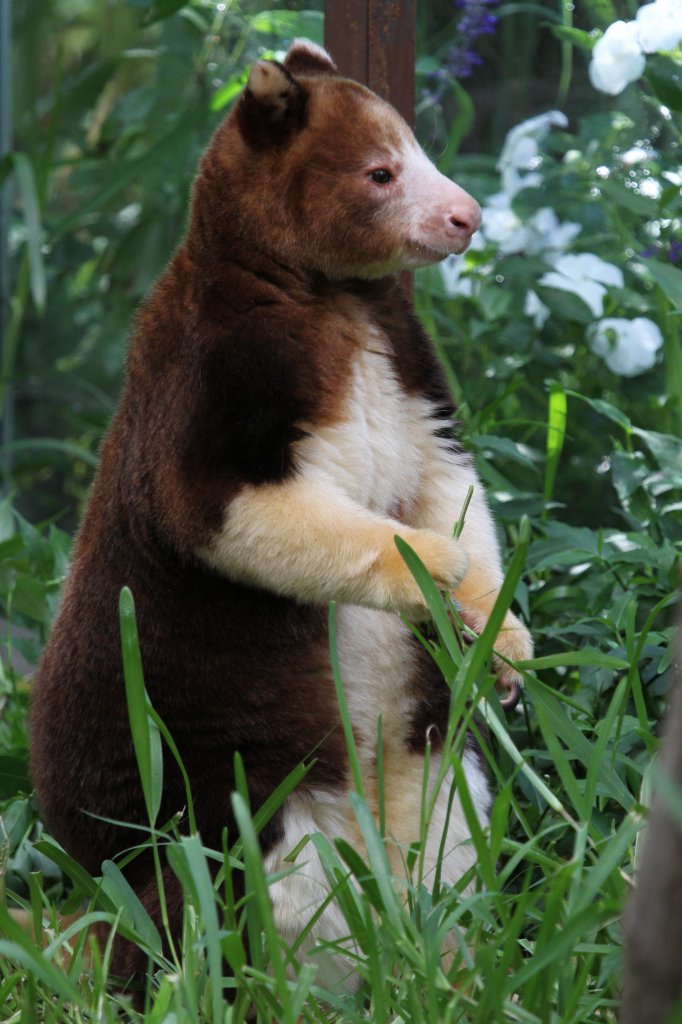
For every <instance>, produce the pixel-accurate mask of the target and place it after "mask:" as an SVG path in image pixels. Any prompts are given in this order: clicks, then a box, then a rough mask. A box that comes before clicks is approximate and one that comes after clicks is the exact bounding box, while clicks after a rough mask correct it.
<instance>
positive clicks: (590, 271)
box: [554, 252, 624, 288]
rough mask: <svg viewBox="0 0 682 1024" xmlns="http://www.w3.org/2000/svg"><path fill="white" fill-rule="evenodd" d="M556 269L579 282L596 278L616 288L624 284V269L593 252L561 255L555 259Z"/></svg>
mask: <svg viewBox="0 0 682 1024" xmlns="http://www.w3.org/2000/svg"><path fill="white" fill-rule="evenodd" d="M554 269H555V270H558V271H559V272H560V273H561V274H565V275H566V276H567V277H570V278H572V279H573V280H574V281H577V282H583V281H592V280H595V281H600V282H601V283H602V284H609V285H614V286H615V287H616V288H622V287H623V284H624V278H623V271H622V270H620V268H619V267H614V265H613V263H607V262H606V260H602V259H600V258H599V256H594V255H593V254H592V253H591V252H579V253H567V254H566V255H565V256H560V257H559V258H558V259H557V260H555V263H554Z"/></svg>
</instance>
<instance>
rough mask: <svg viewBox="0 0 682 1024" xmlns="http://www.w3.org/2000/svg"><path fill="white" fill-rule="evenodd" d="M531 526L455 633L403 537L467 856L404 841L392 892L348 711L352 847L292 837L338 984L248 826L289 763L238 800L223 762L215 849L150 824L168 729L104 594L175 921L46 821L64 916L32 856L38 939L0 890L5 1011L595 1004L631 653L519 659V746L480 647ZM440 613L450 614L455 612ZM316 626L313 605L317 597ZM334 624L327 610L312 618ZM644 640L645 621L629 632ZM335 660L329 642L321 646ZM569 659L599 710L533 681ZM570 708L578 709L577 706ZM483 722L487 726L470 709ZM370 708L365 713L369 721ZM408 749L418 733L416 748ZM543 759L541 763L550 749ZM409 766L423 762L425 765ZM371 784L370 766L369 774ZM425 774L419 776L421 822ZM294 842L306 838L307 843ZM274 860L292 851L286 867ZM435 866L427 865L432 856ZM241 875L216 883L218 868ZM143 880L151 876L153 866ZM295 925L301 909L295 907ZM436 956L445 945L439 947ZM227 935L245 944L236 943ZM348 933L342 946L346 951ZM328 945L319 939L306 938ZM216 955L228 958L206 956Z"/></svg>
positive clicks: (212, 1015)
mask: <svg viewBox="0 0 682 1024" xmlns="http://www.w3.org/2000/svg"><path fill="white" fill-rule="evenodd" d="M529 537H530V531H529V528H528V525H526V526H525V527H523V528H522V530H521V533H520V538H519V546H518V548H517V551H516V554H515V556H514V558H513V559H512V563H511V566H510V570H509V573H508V575H507V578H506V581H505V585H504V587H503V590H502V594H501V597H500V600H499V601H498V605H497V606H496V609H495V611H494V613H493V616H492V623H493V624H492V625H491V627H490V628H489V629H486V630H485V631H484V633H483V635H482V636H481V637H480V638H479V639H478V640H476V641H475V642H474V643H472V644H471V645H465V646H464V647H463V645H462V644H461V643H460V638H459V636H458V627H457V623H456V618H454V620H453V610H452V609H451V608H450V609H448V608H447V607H446V605H445V604H444V602H443V598H442V597H441V595H440V594H439V593H438V590H437V588H436V587H435V585H434V583H433V581H432V580H431V579H430V578H429V577H428V575H427V574H426V572H425V570H424V569H423V566H421V565H420V564H419V562H418V560H417V558H416V556H415V555H414V553H413V552H411V551H410V550H409V549H408V548H407V547H406V546H405V545H401V552H402V554H403V557H405V558H406V560H407V562H408V565H409V566H410V568H411V569H412V571H413V573H414V575H415V577H416V579H417V581H418V582H419V584H420V586H421V588H422V591H423V593H424V595H425V597H426V599H427V601H428V603H429V606H430V608H431V612H432V616H433V621H434V623H435V626H436V632H437V639H428V640H427V639H423V642H424V643H425V644H426V645H427V646H428V647H429V649H430V650H431V652H432V654H433V657H434V658H435V659H436V661H437V662H438V664H439V666H440V668H441V670H442V672H443V676H444V685H447V686H449V687H450V691H451V708H452V715H451V728H450V730H449V732H448V735H447V737H446V738H445V743H444V750H443V755H442V756H443V769H442V771H441V776H440V778H439V780H438V783H437V785H438V784H440V783H442V779H443V777H444V775H445V771H446V770H447V769H448V768H450V767H454V769H455V772H454V777H455V786H456V787H457V791H458V795H459V798H460V800H461V802H462V807H463V809H464V813H465V815H466V816H467V819H468V823H469V826H470V829H471V833H472V840H471V841H472V843H473V845H474V847H475V850H476V865H475V867H474V868H473V869H472V870H471V871H470V872H469V873H468V875H467V876H465V877H464V878H463V879H462V880H461V882H460V883H459V884H458V885H457V886H455V887H452V888H451V887H449V886H446V885H443V884H438V882H437V879H436V884H435V885H434V884H433V880H432V879H431V880H428V885H427V884H425V881H424V880H422V878H421V874H420V870H419V865H420V849H419V847H418V846H416V847H415V848H414V849H413V851H412V854H411V857H410V858H409V865H408V866H409V868H410V877H409V881H408V883H407V887H406V890H405V892H404V893H403V894H402V895H400V894H399V890H398V887H397V886H396V885H395V884H394V880H393V879H392V878H391V873H390V868H389V861H388V856H387V853H386V849H385V846H384V839H383V836H382V832H381V827H380V822H379V821H378V820H376V819H375V818H374V817H373V816H372V814H371V813H370V811H369V808H368V806H367V804H366V803H365V801H364V799H363V796H362V780H361V776H360V773H359V765H358V762H357V756H356V753H355V751H354V747H353V741H352V730H350V729H347V731H346V734H347V738H348V742H349V749H348V754H349V762H350V765H351V776H350V778H349V785H351V792H350V793H349V800H350V802H351V806H352V809H353V813H354V815H355V818H356V820H357V823H358V827H359V830H360V833H361V835H362V837H363V848H362V849H353V848H351V847H350V846H348V844H346V843H344V842H343V841H336V842H335V841H334V840H333V837H326V836H322V835H313V836H311V837H309V840H308V841H309V843H310V844H311V846H312V848H313V849H314V851H315V855H317V856H319V858H320V860H321V862H322V864H323V866H324V871H325V874H326V877H327V879H328V882H329V892H330V895H329V899H330V900H332V899H333V900H334V901H335V902H336V904H337V906H338V907H339V908H340V910H341V912H342V915H343V918H344V920H345V921H346V924H347V936H342V937H340V939H342V940H343V941H342V943H341V946H340V949H342V950H343V955H344V956H345V957H346V958H349V957H350V959H352V960H353V962H354V968H355V970H356V972H357V975H358V977H359V978H360V986H359V988H358V990H357V991H356V992H354V993H351V994H349V993H346V994H340V993H339V992H328V991H325V990H323V989H321V988H320V987H318V985H316V979H315V976H316V966H315V962H316V956H317V951H316V950H314V951H313V953H312V955H311V956H310V957H309V958H308V960H307V961H306V962H304V963H300V962H299V960H298V958H297V956H296V951H295V950H291V949H289V948H288V947H287V945H286V944H285V943H284V942H283V940H282V939H281V938H280V937H279V936H278V934H277V931H276V929H275V926H274V921H273V915H272V909H271V905H270V901H269V898H268V885H269V884H271V883H272V881H273V878H268V876H267V875H266V872H265V869H264V866H263V858H262V855H261V852H260V849H259V845H258V839H257V836H258V832H259V830H260V829H261V828H262V826H263V824H264V823H265V821H266V820H267V819H268V818H269V817H270V816H271V815H272V814H273V813H275V812H276V810H277V807H278V806H279V805H281V803H282V802H283V800H284V799H286V796H287V794H288V793H289V792H290V791H291V789H292V788H293V786H294V785H296V784H297V783H300V781H301V778H302V777H303V776H304V774H305V766H301V768H300V770H299V771H298V772H297V773H295V776H294V777H293V778H291V779H289V780H283V785H282V787H281V788H280V790H279V791H278V793H277V794H275V795H274V796H273V798H272V800H271V801H270V802H269V805H268V806H267V807H266V808H263V809H260V811H258V813H255V814H254V812H253V810H252V809H251V808H250V807H249V804H248V796H247V792H246V785H245V780H244V778H243V771H240V770H239V765H237V771H236V778H237V790H236V792H235V793H234V794H233V796H232V802H233V809H234V814H235V818H236V820H237V822H238V826H239V836H238V837H226V841H227V838H229V841H230V842H231V845H230V846H229V848H228V847H227V846H225V847H224V848H223V849H222V850H217V851H209V850H206V849H205V848H204V847H203V845H202V843H201V838H200V836H199V835H198V834H197V833H196V831H195V830H194V829H193V828H191V827H190V830H189V834H180V833H179V832H178V830H177V827H176V824H175V823H174V822H170V823H162V825H161V827H159V826H158V825H157V823H156V814H157V809H158V806H159V798H160V787H161V785H162V778H161V775H160V770H159V765H160V763H161V762H160V757H159V754H160V747H161V744H163V743H165V744H170V745H171V754H173V749H172V738H171V737H169V736H168V733H167V731H166V730H165V728H164V726H163V723H162V722H160V720H159V719H158V716H157V715H156V713H155V712H154V710H153V709H152V708H151V706H150V705H149V702H148V699H147V697H146V693H145V690H144V680H143V675H142V672H141V666H140V662H139V648H138V647H137V643H136V633H135V628H134V606H133V604H132V601H131V599H130V595H129V593H126V592H124V593H123V595H122V598H121V622H122V636H123V661H124V665H125V669H126V685H127V695H128V705H129V712H130V719H131V729H132V733H133V737H134V741H135V750H136V754H137V758H138V765H139V768H140V774H141V780H142V786H143V789H144V791H145V794H146V797H147V801H148V810H149V818H150V825H149V830H148V832H147V833H146V835H145V834H143V835H142V837H141V838H142V839H143V842H144V843H145V844H147V845H148V844H150V843H151V844H152V845H153V848H154V850H155V851H156V855H157V873H158V878H159V880H161V877H162V875H161V866H162V863H163V862H165V861H168V863H170V865H171V867H172V870H173V872H174V873H175V874H176V875H177V877H178V878H179V879H180V880H181V882H182V886H183V892H184V899H185V915H184V931H183V940H182V943H181V944H180V945H178V946H177V947H176V948H175V949H174V950H173V951H172V953H171V954H170V955H169V954H168V953H167V952H166V953H164V951H163V946H162V942H161V938H160V936H159V934H158V932H157V930H156V928H155V926H154V925H153V923H152V922H151V920H150V919H149V917H148V916H147V914H146V912H145V911H144V908H143V907H142V906H141V904H140V903H139V901H138V899H137V897H136V896H135V894H134V893H133V892H132V890H131V889H130V888H129V886H128V884H127V882H126V881H125V879H124V877H123V875H122V874H121V872H120V869H119V867H118V866H117V865H115V864H113V863H110V862H108V863H105V864H104V865H103V873H102V876H101V878H98V879H93V878H91V877H90V876H88V875H87V874H86V873H85V872H84V871H83V869H82V868H80V867H79V866H78V865H77V864H75V863H74V862H73V861H72V860H71V859H70V858H69V857H68V856H67V855H66V854H65V853H64V852H63V851H61V850H60V849H59V848H58V847H57V846H56V844H55V843H54V842H53V841H52V840H49V839H47V838H44V839H43V840H41V841H39V842H38V843H37V844H36V848H37V849H38V851H39V852H41V853H42V854H43V855H45V856H46V857H49V858H52V859H53V860H54V861H55V862H56V863H57V864H58V866H59V868H60V869H61V871H62V872H63V873H64V875H65V876H66V877H67V878H68V879H69V882H70V885H71V893H70V896H69V898H68V901H67V906H66V909H67V910H70V909H73V908H74V907H75V906H77V905H80V906H81V907H83V908H84V909H85V912H84V914H83V916H81V917H80V918H78V919H77V920H76V921H75V922H71V923H68V925H66V926H65V925H64V924H63V923H62V922H63V911H64V908H61V909H59V908H58V907H57V906H56V905H55V903H54V901H53V900H51V899H50V897H49V895H48V894H47V893H46V891H45V886H44V883H43V879H42V876H41V874H40V872H38V873H35V874H33V875H30V876H29V879H30V884H29V891H28V893H27V895H26V896H25V897H24V898H19V897H15V902H16V903H17V904H18V905H19V906H21V907H23V909H24V910H25V912H26V915H27V917H28V919H29V920H30V921H31V922H32V923H33V925H34V927H35V933H36V934H41V932H42V933H43V942H44V943H45V948H41V943H40V942H37V941H35V940H34V939H33V938H32V937H31V935H30V934H29V932H27V931H26V930H25V929H22V928H20V927H19V926H18V925H17V923H16V922H15V921H14V920H13V919H12V917H11V916H10V915H9V913H8V911H7V910H6V909H5V908H4V907H0V924H1V925H2V930H3V933H4V935H3V938H2V940H0V954H2V962H1V966H0V979H1V982H0V1006H1V1007H2V1012H3V1019H6V1020H11V1021H15V1020H16V1021H19V1020H21V1021H22V1022H24V1021H30V1020H37V1019H40V1020H44V1021H45V1022H48V1024H49V1022H52V1021H55V1022H56V1021H67V1020H69V1021H74V1020H76V1021H78V1020H85V1019H86V1018H89V1017H90V1016H91V1015H92V1014H95V1015H96V1016H97V1018H98V1019H101V1020H105V1021H108V1020H114V1019H115V1018H116V1015H117V1014H119V1013H124V1015H125V1016H126V1017H127V1018H128V1019H131V1020H144V1021H149V1022H152V1021H165V1020H175V1021H178V1022H184V1021H188V1022H189V1021H192V1022H195V1021H197V1020H206V1021H217V1020H221V1021H223V1020H224V1021H230V1022H239V1021H246V1020H251V1019H255V1020H257V1021H263V1022H266V1021H282V1022H287V1024H289V1022H290V1024H294V1022H295V1021H297V1020H305V1021H349V1022H352V1021H364V1020H368V1019H369V1020H372V1021H376V1022H377V1024H383V1022H386V1024H388V1022H396V1021H399V1020H402V1021H409V1022H420V1021H423V1022H427V1021H428V1022H433V1021H444V1022H446V1021H472V1022H474V1021H481V1022H483V1021H486V1022H489V1021H519V1022H527V1024H530V1022H538V1024H540V1022H543V1024H544V1022H548V1021H562V1022H571V1021H574V1022H576V1024H578V1022H587V1021H595V1022H597V1021H604V1020H611V1019H615V1007H616V1005H617V999H618V986H619V976H618V971H619V944H620V926H619V917H620V912H621V908H622V905H623V899H624V897H625V896H626V894H627V891H628V889H629V886H630V885H631V881H632V874H633V858H634V851H635V843H636V837H637V834H638V831H639V829H640V828H641V826H642V808H641V806H640V803H639V798H640V790H641V786H642V782H643V776H644V771H645V769H644V763H643V762H642V763H638V762H636V761H634V760H633V759H632V758H630V757H628V756H627V753H625V752H624V751H623V750H622V749H620V740H621V738H622V735H623V720H624V716H625V712H626V709H627V707H628V704H629V703H630V702H632V703H636V702H637V694H636V690H637V682H636V675H635V673H633V671H632V668H631V665H630V662H629V661H628V660H627V659H626V658H624V657H620V656H618V655H617V654H607V653H604V652H597V651H591V652H590V651H585V650H583V651H570V650H568V651H564V652H561V651H559V652H555V653H554V654H550V655H542V656H540V657H538V658H536V659H534V660H532V661H529V662H526V663H524V664H523V665H521V666H520V668H521V669H522V670H523V674H524V678H525V694H524V698H523V709H522V712H521V714H519V715H517V716H516V717H517V719H518V720H519V721H522V720H523V719H526V721H528V720H529V719H530V718H531V717H532V718H533V719H534V720H535V721H536V722H537V729H538V731H537V737H536V740H535V744H534V748H532V749H528V748H526V749H524V748H523V747H522V746H520V745H519V744H518V742H517V740H516V739H515V735H514V733H515V731H516V730H510V729H509V728H508V725H507V723H506V721H505V718H504V715H503V714H501V711H500V706H499V703H498V701H497V699H496V697H495V696H494V690H493V689H492V687H491V683H492V677H491V676H490V675H489V667H490V661H491V655H492V648H493V637H494V634H495V626H494V624H495V622H496V621H497V620H498V619H499V620H501V618H502V616H503V615H504V612H505V610H506V608H507V606H508V604H509V602H510V600H511V598H512V596H513V594H514V592H515V590H516V588H517V586H518V584H519V580H520V578H521V573H522V570H523V567H524V564H525V559H526V553H527V548H528V543H529ZM455 616H456V613H455ZM331 621H332V625H333V621H334V620H333V611H332V620H331ZM333 635H334V631H333V629H332V638H333ZM640 639H641V641H642V642H646V640H647V639H648V637H647V636H644V637H641V638H640ZM334 663H335V664H336V661H335V659H334ZM576 667H580V668H581V670H582V669H583V668H589V669H592V670H595V671H599V670H607V671H612V672H617V673H619V675H620V677H621V678H620V682H619V683H618V685H617V686H616V687H615V689H614V690H613V692H612V693H611V694H610V696H609V698H608V700H607V701H606V703H605V709H604V714H603V716H602V718H601V720H600V721H595V720H593V719H590V717H589V715H586V714H585V713H584V709H583V708H582V707H580V706H579V705H577V706H576V702H575V701H573V700H572V699H570V697H568V696H567V695H566V694H562V693H561V692H555V691H552V690H551V689H550V688H549V687H548V686H547V685H546V684H545V683H544V682H543V681H542V680H541V678H540V677H539V674H541V673H542V672H543V670H547V669H549V668H551V669H552V670H554V671H559V672H562V671H563V672H565V673H568V672H570V671H571V670H574V669H575V668H576ZM335 682H336V686H337V694H338V698H339V705H340V713H341V719H342V721H343V722H346V721H347V711H346V708H345V700H344V696H343V680H342V679H341V678H340V676H339V675H338V670H336V671H335ZM576 711H578V714H576ZM484 723H486V724H487V727H488V728H487V729H484V728H483V724H484ZM377 724H378V727H379V728H380V723H377ZM465 726H466V727H469V728H471V729H473V730H474V731H475V732H476V734H477V737H478V739H479V742H480V743H481V745H482V748H483V750H484V752H485V756H486V759H487V761H488V764H489V771H490V774H491V777H492V782H493V788H494V790H495V792H496V796H495V802H494V805H493V809H492V813H491V820H490V826H489V828H486V829H482V828H481V827H480V825H479V822H478V820H477V818H476V815H475V812H474V810H473V804H472V801H471V798H470V796H469V794H468V792H467V788H466V783H465V779H464V775H463V773H462V772H461V770H460V768H459V764H460V760H459V755H460V753H461V744H462V741H463V735H464V733H463V729H464V727H465ZM427 757H428V752H427ZM550 765H551V770H548V769H549V766H550ZM425 778H428V773H425ZM385 784H386V785H387V786H390V779H387V780H385ZM432 798H433V792H432V791H430V790H429V788H428V784H426V787H425V790H424V794H423V808H424V819H425V820H424V823H423V824H424V830H423V834H424V835H425V832H426V829H427V828H428V824H429V820H428V819H429V809H430V807H431V801H432ZM312 855H313V852H312V850H311V856H312ZM291 870H299V868H298V867H292V868H291ZM436 874H437V875H438V870H437V873H436ZM237 875H242V876H243V881H244V886H243V890H244V891H245V893H246V895H245V896H244V897H243V898H242V899H240V900H236V899H235V897H234V892H235V888H237V889H241V888H242V887H240V886H237V887H235V884H234V879H235V878H236V876H237ZM159 884H162V883H161V881H159ZM101 922H107V923H108V924H110V925H111V927H112V929H113V931H118V932H120V933H121V934H123V935H125V936H126V937H128V938H130V939H132V940H133V941H135V942H137V943H138V945H139V946H140V947H141V948H142V949H143V950H144V951H145V952H146V953H147V954H148V956H149V961H150V971H149V987H148V991H147V996H146V1008H145V1011H144V1013H141V1014H137V1013H136V1012H135V1011H133V1010H132V1009H131V1006H130V1000H129V998H128V997H127V996H126V995H125V994H120V993H116V991H115V987H113V989H112V985H111V979H109V977H108V971H109V959H110V944H107V945H106V946H105V947H104V948H98V947H96V946H93V945H92V944H91V943H90V942H89V940H88V939H87V932H88V929H89V928H91V927H92V926H93V925H95V924H97V923H101ZM302 924H304V922H302ZM446 946H447V947H448V948H449V950H450V955H449V956H448V957H447V958H445V959H444V958H443V956H442V954H443V949H444V947H446ZM247 950H248V951H249V952H248V954H247ZM349 950H350V952H349ZM319 952H320V953H325V952H326V953H328V952H329V950H326V951H322V950H320V951H319ZM226 965H228V969H226Z"/></svg>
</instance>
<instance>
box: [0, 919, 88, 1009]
mask: <svg viewBox="0 0 682 1024" xmlns="http://www.w3.org/2000/svg"><path fill="white" fill-rule="evenodd" d="M0 931H1V932H2V934H3V935H5V936H7V941H5V940H0V954H3V955H4V956H7V957H9V958H10V959H12V960H14V961H16V962H17V963H20V964H23V966H24V967H25V968H26V970H27V971H28V972H29V974H30V975H31V976H32V977H34V978H40V979H41V981H43V982H44V983H45V984H46V985H48V986H49V987H50V989H51V991H52V992H54V993H55V994H56V995H58V996H59V997H60V998H61V999H64V1000H66V1001H68V1002H70V1003H74V1004H75V1005H76V1006H80V1005H81V996H80V993H79V992H78V989H77V988H76V986H75V985H74V984H73V982H72V981H71V979H70V978H69V977H68V976H67V975H66V974H64V972H63V971H62V970H60V969H59V968H58V967H56V966H55V964H53V963H52V962H51V961H50V960H48V959H47V957H46V956H45V954H44V953H43V951H42V950H41V949H40V947H39V946H38V945H36V943H35V942H34V941H33V939H32V938H31V937H30V936H29V935H27V933H26V932H25V931H24V930H23V928H21V927H20V925H18V924H17V923H16V921H14V919H13V918H12V916H11V914H10V913H9V911H8V910H7V909H6V908H5V907H3V906H1V905H0Z"/></svg>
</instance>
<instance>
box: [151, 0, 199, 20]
mask: <svg viewBox="0 0 682 1024" xmlns="http://www.w3.org/2000/svg"><path fill="white" fill-rule="evenodd" d="M186 3H189V0H152V3H151V4H150V5H149V7H148V9H147V11H146V12H145V14H144V16H143V18H142V24H143V25H153V24H154V22H155V21H162V20H163V19H164V18H170V16H171V15H172V14H175V12H176V11H179V10H180V8H181V7H184V6H185V4H186Z"/></svg>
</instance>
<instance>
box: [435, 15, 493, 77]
mask: <svg viewBox="0 0 682 1024" xmlns="http://www.w3.org/2000/svg"><path fill="white" fill-rule="evenodd" d="M497 2H498V0H455V7H458V8H459V9H460V10H461V11H462V15H461V17H460V19H459V21H458V22H457V35H458V37H459V38H458V41H457V44H456V45H455V46H451V47H450V49H449V50H448V53H447V55H446V57H445V60H444V62H443V67H444V70H445V72H446V74H447V76H450V77H452V78H458V79H459V78H468V77H469V76H470V75H471V74H472V72H473V70H474V68H476V67H479V66H480V65H481V64H482V63H483V60H482V59H481V57H479V55H478V54H477V53H476V47H475V44H476V41H477V40H478V39H480V37H481V36H488V35H492V33H494V32H495V29H496V27H497V22H498V19H497V17H496V15H494V14H490V13H489V11H488V8H489V7H491V6H492V5H493V4H496V3H497Z"/></svg>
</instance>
